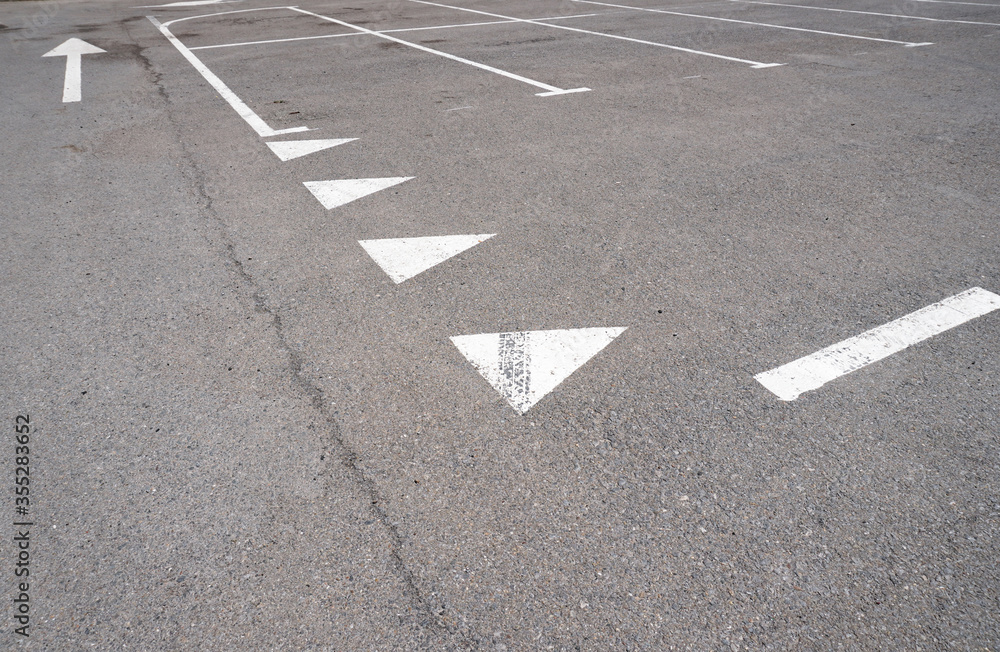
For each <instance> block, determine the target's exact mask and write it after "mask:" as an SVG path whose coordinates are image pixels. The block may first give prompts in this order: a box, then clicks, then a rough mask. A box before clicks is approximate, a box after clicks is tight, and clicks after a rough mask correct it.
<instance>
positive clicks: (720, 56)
mask: <svg viewBox="0 0 1000 652" xmlns="http://www.w3.org/2000/svg"><path fill="white" fill-rule="evenodd" d="M410 2H416V3H418V4H422V5H431V6H432V7H444V8H445V9H454V10H456V11H468V12H471V13H474V14H482V15H483V16H492V17H494V18H506V19H507V20H513V21H517V22H519V23H528V24H530V25H542V26H543V27H551V28H553V29H563V30H566V31H570V32H579V33H580V34H590V35H591V36H603V37H605V38H613V39H618V40H619V41H629V42H631V43H641V44H642V45H654V46H656V47H658V48H667V49H670V50H677V51H679V52H687V53H688V54H698V55H701V56H705V57H714V58H716V59H725V60H726V61H735V62H737V63H747V64H750V66H751V67H753V68H774V67H775V66H783V65H785V64H783V63H761V62H760V61H750V60H749V59H739V58H737V57H728V56H726V55H724V54H716V53H714V52H704V51H702V50H692V49H691V48H683V47H680V46H677V45H667V44H666V43H656V42H654V41H644V40H642V39H637V38H629V37H627V36H618V35H617V34H607V33H605V32H594V31H591V30H589V29H580V28H578V27H567V26H566V25H550V24H549V23H542V22H539V21H538V20H535V19H528V18H515V17H513V16H504V15H502V14H493V13H490V12H487V11H478V10H476V9H467V8H465V7H455V6H452V5H443V4H438V3H437V2H427V1H426V0H410Z"/></svg>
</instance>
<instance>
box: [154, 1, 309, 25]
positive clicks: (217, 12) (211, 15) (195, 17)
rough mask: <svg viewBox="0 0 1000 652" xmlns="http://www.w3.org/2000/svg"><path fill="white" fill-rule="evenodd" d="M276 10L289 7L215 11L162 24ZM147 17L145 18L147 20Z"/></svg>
mask: <svg viewBox="0 0 1000 652" xmlns="http://www.w3.org/2000/svg"><path fill="white" fill-rule="evenodd" d="M276 9H290V7H288V6H285V5H282V6H280V7H257V8H256V9H233V10H232V11H216V12H213V13H210V14H198V15H197V16H185V17H184V18H174V19H173V20H168V21H167V22H165V23H163V24H164V25H166V26H167V27H170V26H171V25H173V24H174V23H182V22H184V21H185V20H198V19H199V18H215V17H216V16H228V15H229V14H246V13H249V12H251V11H274V10H276ZM148 17H149V16H147V18H148Z"/></svg>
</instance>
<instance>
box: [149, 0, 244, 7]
mask: <svg viewBox="0 0 1000 652" xmlns="http://www.w3.org/2000/svg"><path fill="white" fill-rule="evenodd" d="M234 2H243V0H187V1H186V2H171V3H168V4H165V5H140V6H138V7H132V8H133V9H170V8H171V7H200V6H202V5H224V4H231V3H234Z"/></svg>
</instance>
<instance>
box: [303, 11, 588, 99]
mask: <svg viewBox="0 0 1000 652" xmlns="http://www.w3.org/2000/svg"><path fill="white" fill-rule="evenodd" d="M289 9H291V10H292V11H297V12H299V13H301V14H306V15H307V16H313V17H315V18H319V19H321V20H326V21H329V22H331V23H336V24H337V25H341V26H343V27H349V28H351V29H355V30H358V31H359V32H363V33H365V34H370V35H372V36H377V37H378V38H383V39H386V40H387V41H393V42H394V43H399V44H400V45H405V46H407V47H411V48H414V49H417V50H420V51H422V52H429V53H430V54H436V55H438V56H440V57H444V58H446V59H451V60H452V61H458V62H459V63H464V64H467V65H470V66H474V67H476V68H480V69H482V70H487V71H489V72H492V73H495V74H497V75H502V76H504V77H507V78H509V79H515V80H517V81H519V82H524V83H525V84H530V85H531V86H534V87H536V88H543V89H545V92H544V93H535V95H538V96H541V97H549V96H552V95H565V94H566V93H581V92H583V91H589V90H590V89H589V88H571V89H562V88H558V87H556V86H551V85H549V84H545V83H542V82H540V81H535V80H534V79H528V78H527V77H522V76H521V75H515V74H514V73H512V72H507V71H506V70H500V69H499V68H494V67H493V66H487V65H486V64H484V63H479V62H477V61H470V60H469V59H463V58H462V57H457V56H455V55H454V54H448V53H447V52H441V51H440V50H434V49H432V48H428V47H424V46H423V45H418V44H417V43H412V42H410V41H404V40H403V39H398V38H396V37H395V36H389V35H388V34H383V33H382V32H376V31H374V30H370V29H367V28H365V27H360V26H358V25H352V24H351V23H345V22H344V21H342V20H337V19H336V18H330V17H329V16H322V15H320V14H316V13H313V12H311V11H306V10H305V9H300V8H298V7H289ZM540 24H542V25H544V24H545V23H540Z"/></svg>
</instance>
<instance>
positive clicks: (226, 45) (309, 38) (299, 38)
mask: <svg viewBox="0 0 1000 652" xmlns="http://www.w3.org/2000/svg"><path fill="white" fill-rule="evenodd" d="M600 15H602V14H577V15H575V16H552V17H551V18H536V19H535V20H567V19H569V18H588V17H590V16H600ZM516 22H518V21H516V20H490V21H487V22H484V23H457V24H455V25H431V26H429V27H402V28H399V29H383V30H379V31H378V33H379V34H398V33H400V32H426V31H428V30H437V29H456V28H459V27H482V26H484V25H508V24H510V23H516ZM343 36H367V34H365V33H364V32H350V33H348V34H321V35H319V36H296V37H293V38H274V39H268V40H266V41H244V42H242V43H222V44H219V45H199V46H198V47H194V48H191V49H192V50H214V49H216V48H235V47H240V46H242V45H266V44H268V43H290V42H292V41H315V40H317V39H327V38H341V37H343Z"/></svg>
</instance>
